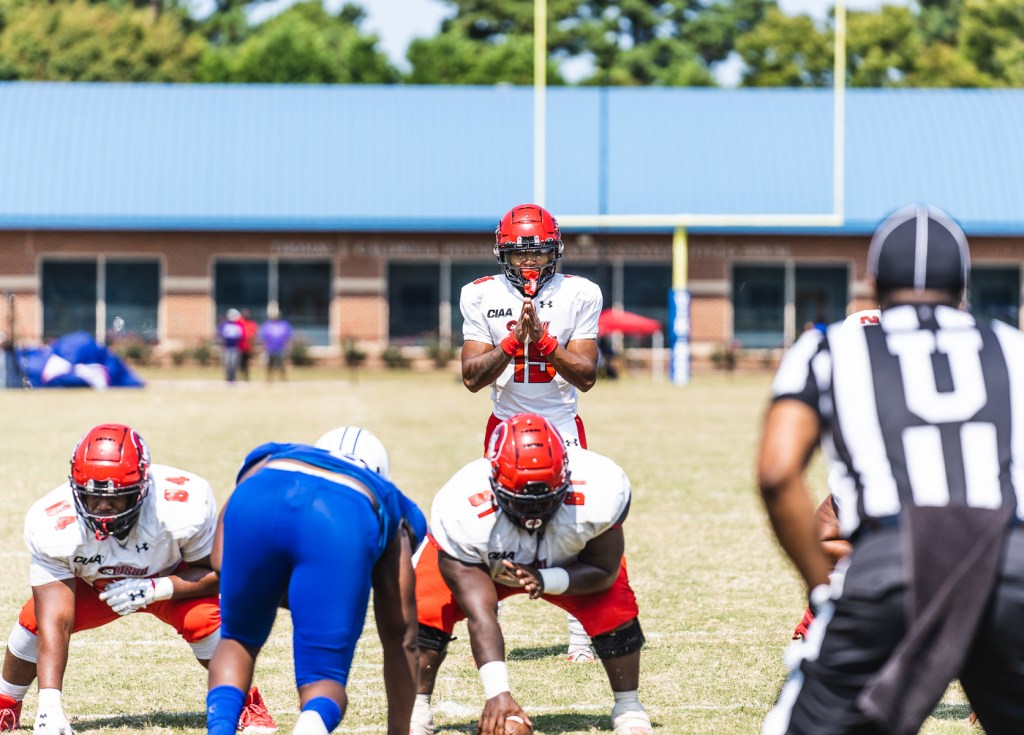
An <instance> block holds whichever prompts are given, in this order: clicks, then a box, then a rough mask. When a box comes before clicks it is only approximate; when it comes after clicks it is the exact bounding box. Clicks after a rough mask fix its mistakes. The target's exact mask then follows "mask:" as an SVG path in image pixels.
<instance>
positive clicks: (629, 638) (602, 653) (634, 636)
mask: <svg viewBox="0 0 1024 735" xmlns="http://www.w3.org/2000/svg"><path fill="white" fill-rule="evenodd" d="M591 643H592V644H593V646H594V651H595V652H596V653H597V657H598V658H600V659H602V660H604V659H608V658H618V657H619V656H628V655H629V654H631V653H636V652H637V651H639V650H640V649H641V648H643V647H644V632H643V631H642V630H640V619H639V618H633V619H632V620H631V621H630V622H629V624H628V625H627V626H626V627H625V628H623V629H622V630H613V631H611V632H609V633H602V634H601V635H596V636H594V637H593V638H592V639H591Z"/></svg>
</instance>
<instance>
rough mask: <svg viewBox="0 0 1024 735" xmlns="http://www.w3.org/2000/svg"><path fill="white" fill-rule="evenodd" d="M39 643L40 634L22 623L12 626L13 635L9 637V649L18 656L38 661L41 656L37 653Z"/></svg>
mask: <svg viewBox="0 0 1024 735" xmlns="http://www.w3.org/2000/svg"><path fill="white" fill-rule="evenodd" d="M38 645H39V636H36V635H33V634H32V633H30V632H28V631H27V630H26V629H25V627H24V626H23V625H21V624H20V623H15V624H14V627H13V628H11V635H10V637H8V639H7V650H8V651H10V652H11V653H12V654H13V655H14V656H16V657H17V658H20V659H21V660H22V661H31V662H32V663H36V662H37V659H38V658H39V657H38V655H37V654H36V649H37V647H38Z"/></svg>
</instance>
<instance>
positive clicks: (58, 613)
mask: <svg viewBox="0 0 1024 735" xmlns="http://www.w3.org/2000/svg"><path fill="white" fill-rule="evenodd" d="M216 522H217V514H216V504H215V501H214V498H213V491H212V490H211V488H210V484H209V483H208V482H207V481H206V480H204V479H203V478H201V477H199V476H198V475H194V474H192V473H191V472H185V471H184V470H180V469H177V468H174V467H168V466H165V465H158V464H151V462H150V455H149V448H148V447H147V446H146V443H145V442H144V441H143V439H142V437H141V436H139V434H138V433H137V432H135V431H134V430H133V429H131V428H130V427H128V426H124V425H122V424H102V425H100V426H96V427H94V428H92V429H90V430H89V431H88V432H87V433H86V434H85V436H83V437H82V439H81V440H80V441H79V442H78V445H77V446H76V447H75V451H74V453H73V454H72V457H71V472H70V476H69V478H68V482H65V483H63V484H62V485H60V486H59V487H57V488H56V489H54V490H53V491H52V492H50V493H49V494H47V495H45V496H43V497H42V498H41V499H40V500H38V501H36V503H35V504H34V505H33V506H32V507H31V508H30V509H29V511H28V515H27V516H26V518H25V541H26V543H27V544H28V546H29V549H30V551H31V552H32V561H31V565H30V567H29V581H30V582H31V584H32V599H31V600H29V601H28V602H27V603H26V604H25V606H24V608H22V611H21V614H20V615H19V617H18V623H16V624H15V625H14V629H13V630H12V631H11V635H10V639H9V640H8V642H7V651H6V653H5V655H4V665H3V677H2V679H0V731H8V730H15V729H17V728H18V727H19V721H20V719H21V700H22V699H23V698H24V696H25V694H26V692H27V691H28V688H29V686H30V685H31V683H32V680H33V679H35V678H36V676H37V669H38V678H39V712H38V714H37V716H36V720H35V727H34V731H35V733H36V735H72V729H71V725H70V724H69V723H68V719H67V717H66V716H65V714H64V707H63V704H62V702H61V690H62V688H63V683H64V671H65V668H66V667H67V662H68V647H69V644H70V639H71V635H72V634H73V633H76V632H78V631H81V630H89V629H91V628H98V627H100V626H102V625H106V624H107V623H111V622H113V621H115V620H117V619H118V617H120V616H124V615H129V614H131V613H134V612H146V613H149V614H150V615H153V616H155V617H157V618H159V619H160V620H162V621H163V622H165V623H167V624H168V625H171V626H173V627H174V629H175V630H176V631H177V632H178V634H179V635H180V636H181V637H182V638H184V639H185V641H186V642H188V644H189V645H190V646H191V647H192V652H193V653H194V654H195V656H196V658H197V659H199V662H200V663H201V664H202V665H203V666H207V665H208V663H209V659H210V656H212V655H213V651H214V648H216V646H217V641H218V640H219V639H220V605H219V603H218V599H217V590H218V586H219V581H218V577H217V573H216V572H214V571H213V569H212V568H211V566H210V553H211V551H212V548H213V538H214V530H215V528H216ZM237 729H239V730H243V731H244V732H246V733H272V732H275V731H276V730H277V725H275V724H274V721H273V719H272V718H271V717H270V714H269V713H268V712H267V710H266V707H265V705H264V704H263V700H262V698H261V697H260V696H259V692H258V691H257V690H256V689H255V688H253V689H251V690H250V691H249V695H248V697H247V699H246V702H245V706H244V708H243V710H242V715H241V717H240V719H239V721H238V723H237Z"/></svg>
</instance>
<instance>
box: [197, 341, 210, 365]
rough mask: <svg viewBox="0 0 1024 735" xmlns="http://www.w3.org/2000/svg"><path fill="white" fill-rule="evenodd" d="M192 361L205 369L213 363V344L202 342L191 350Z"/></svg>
mask: <svg viewBox="0 0 1024 735" xmlns="http://www.w3.org/2000/svg"><path fill="white" fill-rule="evenodd" d="M192 359H193V360H195V361H196V365H200V366H201V367H206V366H207V365H209V364H210V363H211V362H213V344H211V343H210V341H209V340H203V341H202V342H200V343H199V344H198V345H196V346H195V347H193V348H192Z"/></svg>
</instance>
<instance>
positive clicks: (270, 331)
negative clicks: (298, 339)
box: [259, 306, 292, 382]
mask: <svg viewBox="0 0 1024 735" xmlns="http://www.w3.org/2000/svg"><path fill="white" fill-rule="evenodd" d="M259 337H260V342H262V343H263V351H264V352H266V353H267V382H270V381H272V380H273V379H274V375H277V377H278V378H279V379H280V380H285V379H286V376H285V369H284V364H285V358H286V357H287V354H288V343H289V342H291V339H292V325H291V324H289V323H288V320H287V319H285V318H284V317H282V316H281V312H280V311H279V310H278V308H277V307H276V306H271V307H270V308H269V309H267V321H265V322H263V324H262V325H260V334H259Z"/></svg>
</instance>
